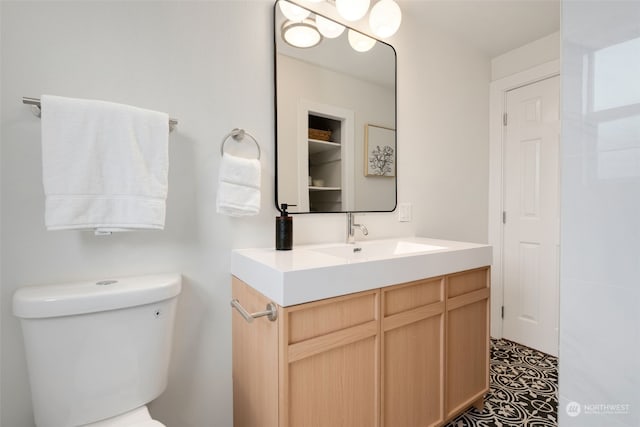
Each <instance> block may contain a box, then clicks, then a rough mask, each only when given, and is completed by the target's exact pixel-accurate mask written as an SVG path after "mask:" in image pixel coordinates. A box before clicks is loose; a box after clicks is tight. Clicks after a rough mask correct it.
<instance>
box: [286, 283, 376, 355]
mask: <svg viewBox="0 0 640 427" xmlns="http://www.w3.org/2000/svg"><path fill="white" fill-rule="evenodd" d="M377 306H378V293H377V291H368V292H361V293H357V294H352V295H347V296H344V297H339V298H331V299H329V300H324V301H318V302H312V303H308V304H301V305H299V306H294V307H289V308H287V316H288V329H289V331H288V332H289V333H288V342H287V343H288V344H295V343H298V342H301V341H305V340H308V339H311V338H315V337H318V336H322V335H326V334H330V333H332V332H336V331H339V330H342V329H346V328H350V327H352V326H358V325H362V324H364V323H367V322H370V321H372V320H377V315H376V313H377V311H378V307H377Z"/></svg>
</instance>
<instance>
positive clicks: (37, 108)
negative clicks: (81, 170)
mask: <svg viewBox="0 0 640 427" xmlns="http://www.w3.org/2000/svg"><path fill="white" fill-rule="evenodd" d="M22 103H23V104H27V105H32V106H33V107H32V110H31V111H33V114H35V115H36V116H37V117H40V113H41V110H42V106H41V104H40V99H38V98H30V97H28V96H23V97H22ZM177 125H178V120H177V119H172V118H169V132H171V131H173V130H174V129H175V127H176V126H177Z"/></svg>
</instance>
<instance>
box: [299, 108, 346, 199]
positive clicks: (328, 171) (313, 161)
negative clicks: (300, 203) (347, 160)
mask: <svg viewBox="0 0 640 427" xmlns="http://www.w3.org/2000/svg"><path fill="white" fill-rule="evenodd" d="M321 129H326V130H321ZM342 133H343V132H342V121H341V120H339V119H335V118H331V117H326V116H324V115H322V114H321V113H314V114H312V113H308V135H309V138H308V139H307V146H308V151H307V152H308V164H309V175H310V176H311V177H312V185H310V186H309V193H308V195H309V210H310V211H311V212H314V211H319V212H323V211H334V212H339V211H341V210H342V208H343V203H342V173H343V171H342V167H343V164H342ZM318 138H322V139H318Z"/></svg>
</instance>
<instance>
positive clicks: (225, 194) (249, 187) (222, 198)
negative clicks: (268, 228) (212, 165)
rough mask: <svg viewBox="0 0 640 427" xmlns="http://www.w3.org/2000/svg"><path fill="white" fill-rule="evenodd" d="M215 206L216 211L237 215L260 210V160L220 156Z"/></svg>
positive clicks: (255, 212) (228, 155) (256, 212)
mask: <svg viewBox="0 0 640 427" xmlns="http://www.w3.org/2000/svg"><path fill="white" fill-rule="evenodd" d="M216 208H217V211H218V213H221V214H224V215H229V216H237V217H239V216H249V215H257V214H258V213H259V212H260V160H258V159H246V158H244V157H237V156H233V155H231V154H227V153H225V154H224V155H223V156H222V160H221V161H220V171H219V174H218V194H217V198H216Z"/></svg>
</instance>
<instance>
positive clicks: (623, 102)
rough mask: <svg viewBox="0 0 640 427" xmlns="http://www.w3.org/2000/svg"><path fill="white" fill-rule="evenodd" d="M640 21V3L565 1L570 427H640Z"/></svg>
mask: <svg viewBox="0 0 640 427" xmlns="http://www.w3.org/2000/svg"><path fill="white" fill-rule="evenodd" d="M638 22H640V3H639V2H611V1H584V2H579V1H570V2H563V9H562V25H563V42H562V43H563V51H562V54H563V67H562V77H563V83H562V87H563V93H562V96H563V113H562V114H563V115H562V121H563V135H562V142H563V148H562V241H561V248H562V252H561V277H560V283H561V287H560V372H559V376H560V404H559V408H558V410H559V415H560V418H559V419H560V425H561V426H563V427H570V426H579V427H600V426H611V427H614V426H627V427H631V426H638V425H640V393H639V392H638V386H639V385H640V310H639V309H638V306H639V304H640V198H639V195H640V133H638V129H640V85H639V84H638V76H639V75H640V26H638ZM570 402H575V404H574V405H572V406H571V407H568V405H569V403H570ZM578 410H579V411H580V412H577V411H578ZM569 412H571V414H569ZM571 415H574V416H571Z"/></svg>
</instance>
